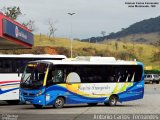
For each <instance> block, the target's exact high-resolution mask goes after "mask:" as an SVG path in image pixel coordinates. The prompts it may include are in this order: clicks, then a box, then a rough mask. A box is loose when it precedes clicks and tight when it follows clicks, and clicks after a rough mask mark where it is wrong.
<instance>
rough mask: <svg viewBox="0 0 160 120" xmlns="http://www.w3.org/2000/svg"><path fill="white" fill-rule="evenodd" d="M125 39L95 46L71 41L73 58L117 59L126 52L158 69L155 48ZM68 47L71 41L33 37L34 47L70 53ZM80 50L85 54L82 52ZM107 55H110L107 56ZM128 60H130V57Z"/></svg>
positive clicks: (159, 62) (158, 62)
mask: <svg viewBox="0 0 160 120" xmlns="http://www.w3.org/2000/svg"><path fill="white" fill-rule="evenodd" d="M147 36H148V35H147ZM156 37H157V36H156ZM127 39H129V38H125V40H123V41H118V42H117V41H115V40H113V41H110V42H103V43H97V44H96V43H87V42H80V41H77V40H73V52H74V57H75V56H76V55H102V56H108V55H112V56H114V57H116V58H118V56H119V54H121V53H126V52H128V53H130V55H134V56H136V58H137V59H138V60H139V61H141V62H143V63H144V64H145V66H151V67H152V68H153V69H160V61H153V54H154V53H155V52H157V51H158V48H157V47H155V46H153V45H149V44H142V43H133V42H130V40H129V42H127ZM116 44H117V47H116ZM70 45H71V41H70V40H69V39H66V38H50V39H49V38H48V37H46V36H44V35H41V36H39V35H36V36H35V46H51V47H63V48H66V49H68V50H69V51H70ZM85 48H86V49H85ZM82 50H83V51H85V52H82ZM95 51H99V52H98V53H97V52H95ZM87 52H90V53H87ZM92 53H94V54H92ZM96 53H97V54H96ZM99 53H101V54H99ZM107 53H110V54H107ZM64 54H65V53H64ZM121 59H123V58H121ZM128 59H130V60H131V58H130V57H129V58H128ZM133 59H134V58H132V60H133Z"/></svg>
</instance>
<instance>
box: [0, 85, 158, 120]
mask: <svg viewBox="0 0 160 120" xmlns="http://www.w3.org/2000/svg"><path fill="white" fill-rule="evenodd" d="M0 114H1V117H0V119H1V118H2V119H3V120H5V119H4V118H5V116H6V117H11V118H12V117H13V118H15V120H17V119H18V120H21V119H23V120H31V119H35V120H41V119H46V120H50V119H51V118H52V119H56V120H57V119H64V120H65V119H68V120H79V119H86V118H87V119H88V120H89V119H97V116H94V115H97V114H132V115H133V114H160V84H146V85H145V94H144V99H141V100H136V101H131V102H125V103H118V104H117V106H115V107H110V106H104V105H103V104H98V105H97V106H94V107H89V106H87V104H81V105H65V107H64V108H62V109H54V108H52V107H46V108H44V109H35V108H34V107H33V106H32V105H7V104H6V103H5V102H0ZM86 114H87V115H86ZM16 117H17V119H16ZM101 117H104V118H106V116H101ZM159 117H160V116H159ZM98 118H99V116H98ZM110 118H112V117H110ZM158 119H159V118H158Z"/></svg>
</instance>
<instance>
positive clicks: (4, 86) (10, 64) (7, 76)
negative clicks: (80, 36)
mask: <svg viewBox="0 0 160 120" xmlns="http://www.w3.org/2000/svg"><path fill="white" fill-rule="evenodd" d="M65 58H66V56H64V55H48V54H44V55H43V54H42V55H33V54H20V55H9V54H6V55H4V54H1V55H0V100H2V101H6V102H7V103H9V104H17V103H18V102H19V84H20V79H21V75H22V72H23V69H24V67H25V65H26V63H27V62H29V61H33V60H43V59H48V60H61V59H65Z"/></svg>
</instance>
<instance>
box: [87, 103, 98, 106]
mask: <svg viewBox="0 0 160 120" xmlns="http://www.w3.org/2000/svg"><path fill="white" fill-rule="evenodd" d="M97 104H98V103H88V105H89V106H96V105H97Z"/></svg>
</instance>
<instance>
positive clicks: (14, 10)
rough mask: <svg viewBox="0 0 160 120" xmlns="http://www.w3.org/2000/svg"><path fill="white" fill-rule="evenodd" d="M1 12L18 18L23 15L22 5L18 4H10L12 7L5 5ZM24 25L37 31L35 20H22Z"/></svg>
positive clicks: (14, 18)
mask: <svg viewBox="0 0 160 120" xmlns="http://www.w3.org/2000/svg"><path fill="white" fill-rule="evenodd" d="M1 12H2V13H3V14H4V15H6V16H7V17H9V18H11V19H13V20H17V18H18V17H19V16H21V15H22V12H21V9H20V7H17V6H10V7H3V8H2V9H1ZM22 25H23V26H25V27H27V28H29V29H30V30H31V31H35V29H36V28H35V21H33V20H29V21H28V22H22Z"/></svg>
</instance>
